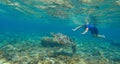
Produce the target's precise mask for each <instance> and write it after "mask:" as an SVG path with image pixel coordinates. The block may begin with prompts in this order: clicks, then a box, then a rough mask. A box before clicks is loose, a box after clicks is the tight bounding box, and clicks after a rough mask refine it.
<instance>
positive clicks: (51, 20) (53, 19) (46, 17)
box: [0, 0, 120, 64]
mask: <svg viewBox="0 0 120 64" xmlns="http://www.w3.org/2000/svg"><path fill="white" fill-rule="evenodd" d="M9 1H10V2H7V0H6V1H4V0H0V48H1V49H0V50H5V49H4V48H3V47H4V46H7V45H9V44H11V45H14V46H15V43H19V42H21V41H29V39H31V41H32V40H35V43H34V44H36V42H37V41H38V43H39V39H40V38H41V37H43V36H50V33H51V32H54V33H63V34H66V35H68V36H69V37H71V38H73V40H75V41H76V42H77V45H78V49H79V48H80V47H79V46H81V48H86V49H85V50H87V51H84V50H78V53H80V54H81V53H84V54H85V53H90V50H88V49H89V48H95V47H98V49H99V48H100V47H101V48H100V50H101V51H102V52H105V51H106V50H107V51H106V54H107V53H108V55H106V54H105V55H106V56H105V58H106V59H108V60H109V61H107V62H106V63H104V64H109V63H111V64H119V63H120V62H119V61H120V51H119V48H120V34H119V33H120V28H119V27H120V2H119V3H116V1H120V0H110V1H104V0H103V1H102V0H101V1H102V2H100V3H99V4H98V5H97V4H95V1H94V0H90V1H93V3H94V4H95V5H92V4H90V3H85V2H82V0H81V1H78V2H77V0H73V1H72V0H68V1H69V2H71V3H70V4H72V5H73V6H74V7H73V8H71V7H69V6H68V7H67V5H68V4H66V5H65V4H64V5H63V7H62V6H61V5H60V4H57V3H52V4H44V3H43V2H42V1H41V2H39V3H38V2H37V1H38V0H35V1H31V0H29V1H24V0H21V1H20V0H16V1H14V0H9ZM86 1H87V0H86ZM16 2H17V3H19V5H20V6H17V5H10V4H12V3H16ZM32 2H33V3H32ZM78 3H79V4H78ZM35 5H39V6H45V7H48V9H42V8H37V7H35ZM51 5H55V6H58V8H52V7H50V6H51ZM84 9H86V10H84ZM89 10H93V11H94V12H92V13H90V14H89V16H90V18H91V19H90V22H91V23H93V24H96V26H97V27H98V29H99V32H100V34H104V35H105V36H106V39H105V40H104V39H100V38H94V37H93V36H92V35H91V33H90V32H88V33H87V34H85V35H81V32H83V31H84V30H83V29H80V30H77V31H75V32H74V31H72V28H75V27H76V26H78V25H80V24H83V23H84V21H85V20H84V18H85V17H87V16H88V13H89ZM56 11H60V12H61V11H64V14H63V13H60V14H59V13H58V14H57V13H56ZM20 40H21V41H20ZM89 43H90V44H89ZM100 45H101V46H100ZM19 47H20V46H19ZM28 47H29V46H28ZM87 47H88V48H87ZM102 47H103V49H102ZM81 48H80V49H81ZM91 50H92V49H91ZM109 50H112V51H114V52H116V53H112V52H111V51H109ZM31 51H32V50H31ZM0 54H1V53H0ZM103 54H104V53H103ZM86 55H87V54H86ZM111 55H114V56H113V57H109V56H111ZM115 58H117V59H115ZM0 59H1V57H0ZM83 59H85V57H84V58H83ZM93 59H95V58H93ZM110 60H112V62H110ZM23 64H24V63H23ZM87 64H89V63H87ZM91 64H92V63H91ZM93 64H95V63H94V62H93Z"/></svg>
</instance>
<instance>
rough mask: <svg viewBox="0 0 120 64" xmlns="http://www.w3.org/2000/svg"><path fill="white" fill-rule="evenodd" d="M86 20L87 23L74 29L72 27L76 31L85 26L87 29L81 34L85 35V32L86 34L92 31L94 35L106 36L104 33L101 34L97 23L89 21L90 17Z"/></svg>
mask: <svg viewBox="0 0 120 64" xmlns="http://www.w3.org/2000/svg"><path fill="white" fill-rule="evenodd" d="M85 22H86V24H85V25H80V26H78V27H76V28H74V29H72V30H73V31H76V30H78V29H80V28H81V27H84V28H85V31H84V32H82V33H81V34H83V35H84V34H86V33H87V32H88V31H91V34H92V35H93V36H94V37H99V38H105V36H104V35H100V34H99V32H98V29H97V28H96V27H95V25H93V24H90V23H89V22H88V18H87V19H85Z"/></svg>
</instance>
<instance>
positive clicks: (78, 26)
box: [72, 25, 82, 31]
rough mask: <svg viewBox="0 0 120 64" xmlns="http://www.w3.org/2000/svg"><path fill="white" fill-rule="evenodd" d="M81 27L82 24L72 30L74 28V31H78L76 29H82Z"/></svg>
mask: <svg viewBox="0 0 120 64" xmlns="http://www.w3.org/2000/svg"><path fill="white" fill-rule="evenodd" d="M81 27H82V25H80V26H77V27H76V28H74V29H72V30H73V31H76V30H78V29H80V28H81Z"/></svg>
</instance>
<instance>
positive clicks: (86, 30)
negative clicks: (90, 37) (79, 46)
mask: <svg viewBox="0 0 120 64" xmlns="http://www.w3.org/2000/svg"><path fill="white" fill-rule="evenodd" d="M88 30H89V28H86V29H85V31H84V32H82V33H81V34H85V33H87V32H88Z"/></svg>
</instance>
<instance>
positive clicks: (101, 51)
mask: <svg viewBox="0 0 120 64" xmlns="http://www.w3.org/2000/svg"><path fill="white" fill-rule="evenodd" d="M36 37H38V36H35V37H33V36H32V37H31V35H29V36H27V37H24V38H23V37H18V39H17V40H18V41H17V42H16V43H12V44H11V43H10V44H9V43H6V44H2V42H4V40H3V41H2V42H1V43H0V44H1V45H2V46H1V47H0V64H120V58H119V57H120V52H119V47H116V46H112V47H111V48H108V46H109V45H108V44H107V43H105V42H103V41H102V42H103V43H101V42H100V41H97V42H96V41H93V40H92V41H91V40H89V41H87V42H86V41H84V40H83V41H82V42H81V43H80V45H79V46H77V47H76V48H77V53H76V54H72V53H71V52H69V51H71V49H69V47H65V48H64V47H63V48H64V51H59V50H58V47H43V46H42V45H41V42H40V41H39V40H40V39H42V37H38V38H37V39H36ZM27 38H28V39H27ZM9 39H11V37H10V38H8V39H5V40H6V42H9ZM46 39H47V38H46ZM47 40H48V39H47ZM48 41H49V40H48ZM91 42H92V43H91ZM103 44H104V45H103ZM106 45H107V46H106Z"/></svg>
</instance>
